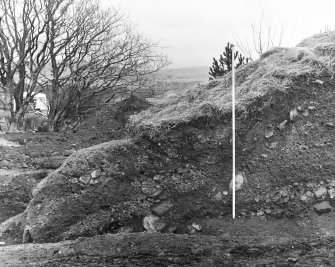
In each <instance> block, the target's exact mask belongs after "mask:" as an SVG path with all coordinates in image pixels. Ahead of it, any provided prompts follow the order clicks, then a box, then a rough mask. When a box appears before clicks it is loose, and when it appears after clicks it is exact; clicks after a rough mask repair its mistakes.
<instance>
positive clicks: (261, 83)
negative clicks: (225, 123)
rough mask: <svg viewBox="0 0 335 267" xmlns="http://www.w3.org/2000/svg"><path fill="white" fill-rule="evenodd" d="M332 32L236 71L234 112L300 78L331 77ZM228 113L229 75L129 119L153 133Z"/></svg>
mask: <svg viewBox="0 0 335 267" xmlns="http://www.w3.org/2000/svg"><path fill="white" fill-rule="evenodd" d="M334 49H335V32H332V33H327V34H318V35H315V36H313V37H311V38H309V39H306V40H304V41H302V42H301V43H300V44H299V45H298V46H297V47H293V48H274V49H272V50H270V51H268V52H266V53H264V54H263V56H262V57H261V59H260V60H258V61H255V62H251V63H249V64H247V65H244V66H242V67H240V68H239V69H237V71H236V109H237V111H241V112H246V110H247V109H248V107H249V106H250V104H252V103H253V102H254V101H256V100H257V99H258V98H260V97H262V96H265V95H266V94H269V93H271V92H275V91H285V90H287V88H289V87H290V85H291V84H292V81H293V80H294V79H295V78H297V77H301V76H318V75H321V74H325V73H333V69H332V64H331V63H330V62H333V61H334V56H335V53H334ZM230 112H231V74H230V73H228V74H227V75H225V76H224V77H223V78H222V79H220V80H215V81H209V82H207V83H203V84H201V85H199V86H198V87H196V88H195V89H193V90H190V91H188V92H187V93H186V94H185V95H183V96H179V97H174V98H171V99H169V101H166V102H165V103H162V104H160V105H156V106H154V107H152V108H150V109H149V110H146V111H143V112H141V113H139V114H137V115H133V116H131V118H130V127H131V128H133V129H135V130H136V129H141V130H149V131H156V130H158V131H159V129H161V128H162V127H163V128H164V127H174V126H176V125H178V124H180V123H187V122H190V121H192V120H196V119H198V118H201V117H204V116H206V117H212V116H223V115H225V114H227V113H230Z"/></svg>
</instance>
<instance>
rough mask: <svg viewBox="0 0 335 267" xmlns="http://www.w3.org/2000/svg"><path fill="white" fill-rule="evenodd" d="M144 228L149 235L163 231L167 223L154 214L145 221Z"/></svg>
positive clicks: (145, 218)
mask: <svg viewBox="0 0 335 267" xmlns="http://www.w3.org/2000/svg"><path fill="white" fill-rule="evenodd" d="M143 227H144V228H145V230H146V231H147V232H149V233H155V232H159V231H161V230H162V229H163V228H164V227H165V223H164V222H163V221H162V220H161V219H160V218H159V217H158V216H155V215H153V214H150V215H148V216H146V217H144V219H143Z"/></svg>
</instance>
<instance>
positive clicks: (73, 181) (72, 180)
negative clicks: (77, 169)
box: [69, 178, 79, 184]
mask: <svg viewBox="0 0 335 267" xmlns="http://www.w3.org/2000/svg"><path fill="white" fill-rule="evenodd" d="M78 181H79V180H78V178H71V179H69V182H70V183H72V184H76V183H78Z"/></svg>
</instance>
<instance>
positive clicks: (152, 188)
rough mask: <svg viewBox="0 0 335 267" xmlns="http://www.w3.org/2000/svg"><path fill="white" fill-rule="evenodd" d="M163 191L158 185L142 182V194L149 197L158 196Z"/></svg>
mask: <svg viewBox="0 0 335 267" xmlns="http://www.w3.org/2000/svg"><path fill="white" fill-rule="evenodd" d="M162 191H163V189H162V187H161V186H160V185H157V184H155V183H154V182H143V183H142V193H143V194H146V195H149V196H151V197H155V196H158V195H159V194H160V193H161V192H162Z"/></svg>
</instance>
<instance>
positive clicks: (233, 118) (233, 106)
mask: <svg viewBox="0 0 335 267" xmlns="http://www.w3.org/2000/svg"><path fill="white" fill-rule="evenodd" d="M234 53H235V49H234V45H232V72H231V73H232V75H231V77H232V90H231V91H232V145H233V159H232V161H233V164H232V165H233V171H232V173H233V177H232V181H233V188H232V191H233V192H232V197H233V204H232V209H233V210H232V214H233V219H235V62H234Z"/></svg>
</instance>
